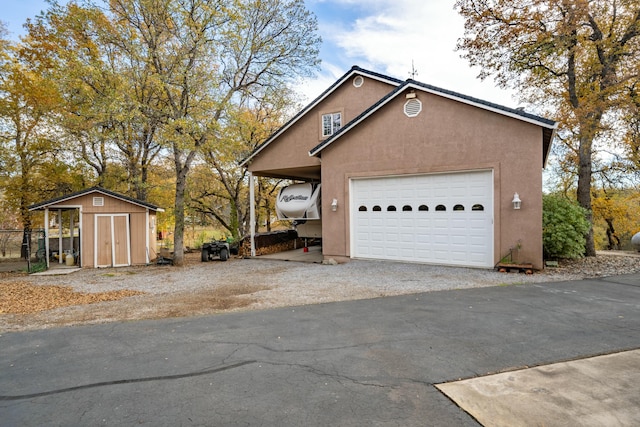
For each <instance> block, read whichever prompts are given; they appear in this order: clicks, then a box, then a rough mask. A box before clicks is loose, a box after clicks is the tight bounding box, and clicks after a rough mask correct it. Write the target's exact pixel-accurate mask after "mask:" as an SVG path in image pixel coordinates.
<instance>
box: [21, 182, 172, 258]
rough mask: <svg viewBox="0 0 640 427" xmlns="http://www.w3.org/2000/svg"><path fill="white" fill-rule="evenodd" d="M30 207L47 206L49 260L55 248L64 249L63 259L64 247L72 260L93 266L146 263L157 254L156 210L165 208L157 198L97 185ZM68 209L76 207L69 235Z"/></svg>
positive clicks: (73, 211)
mask: <svg viewBox="0 0 640 427" xmlns="http://www.w3.org/2000/svg"><path fill="white" fill-rule="evenodd" d="M29 210H30V211H39V210H40V211H44V230H45V251H46V253H47V254H49V256H47V257H46V258H47V266H49V262H50V261H51V259H52V255H54V254H53V252H57V254H59V255H60V256H58V257H57V261H58V262H59V263H62V262H63V257H62V254H63V253H64V254H65V255H66V257H69V255H71V257H72V258H71V260H72V263H74V264H77V265H78V266H80V267H89V268H100V267H123V266H129V265H144V264H148V263H150V262H151V261H152V260H154V259H155V258H156V257H157V246H156V213H157V212H163V211H164V209H162V208H159V207H158V206H155V205H152V204H151V203H147V202H145V201H142V200H137V199H134V198H131V197H128V196H125V195H123V194H119V193H116V192H113V191H109V190H106V189H104V188H101V187H92V188H88V189H85V190H82V191H78V192H75V193H72V194H68V195H66V196H62V197H57V198H55V199H51V200H47V201H44V202H40V203H36V204H34V205H32V206H30V207H29ZM64 211H71V212H72V213H73V214H72V215H70V217H69V230H70V236H68V237H63V235H62V234H63V233H62V225H61V222H62V221H61V219H62V212H64ZM51 212H56V213H57V218H58V220H57V226H58V229H59V232H58V233H57V234H58V243H57V246H56V249H57V250H56V251H54V250H52V248H51V246H52V244H51V242H52V240H51V239H50V235H51V233H50V231H51V227H50V226H51V224H50V218H51ZM76 213H77V215H76ZM76 221H77V224H76ZM76 226H77V230H78V235H77V236H76V235H75V229H76ZM54 246H55V245H54ZM54 259H55V258H54ZM68 264H71V262H69V263H68Z"/></svg>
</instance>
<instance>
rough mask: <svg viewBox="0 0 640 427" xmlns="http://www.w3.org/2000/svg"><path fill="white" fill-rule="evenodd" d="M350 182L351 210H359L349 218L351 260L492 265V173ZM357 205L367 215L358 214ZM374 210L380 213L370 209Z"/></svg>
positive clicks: (398, 177)
mask: <svg viewBox="0 0 640 427" xmlns="http://www.w3.org/2000/svg"><path fill="white" fill-rule="evenodd" d="M351 184H352V187H351V194H352V201H351V203H352V211H357V213H356V214H354V215H353V217H352V230H353V234H352V235H353V236H354V247H353V248H352V252H351V254H352V256H353V257H355V258H358V257H362V258H376V259H390V260H404V261H417V262H427V263H438V264H450V265H468V266H478V267H492V266H493V265H492V264H493V221H492V219H493V173H492V172H491V171H476V172H464V173H451V174H436V175H421V176H395V177H382V178H367V179H359V180H353V181H352V183H351ZM361 206H365V207H366V208H367V211H366V212H360V211H359V210H358V209H359V208H360V207H361ZM374 206H379V207H380V209H379V210H377V211H374V210H373V207H374ZM390 206H393V207H394V208H395V210H393V209H391V210H388V209H389V207H390ZM474 206H475V208H474ZM425 207H426V208H425ZM454 207H455V208H454ZM479 207H480V208H481V209H478V208H479ZM436 209H438V210H436ZM364 214H366V215H364Z"/></svg>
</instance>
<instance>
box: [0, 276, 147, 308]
mask: <svg viewBox="0 0 640 427" xmlns="http://www.w3.org/2000/svg"><path fill="white" fill-rule="evenodd" d="M142 294H144V292H139V291H132V290H122V291H109V292H98V293H82V292H75V291H74V290H73V288H72V287H71V286H38V285H33V284H31V283H27V282H10V283H1V284H0V315H2V314H30V313H37V312H39V311H45V310H52V309H54V308H58V307H67V306H71V305H83V304H95V303H99V302H105V301H116V300H119V299H122V298H127V297H131V296H135V295H142Z"/></svg>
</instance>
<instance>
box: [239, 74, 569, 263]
mask: <svg viewBox="0 0 640 427" xmlns="http://www.w3.org/2000/svg"><path fill="white" fill-rule="evenodd" d="M556 127H557V123H556V122H555V121H553V120H548V119H545V118H543V117H538V116H536V115H533V114H529V113H526V112H524V111H522V110H520V109H512V108H507V107H504V106H500V105H496V104H493V103H490V102H486V101H483V100H480V99H476V98H472V97H469V96H465V95H462V94H459V93H456V92H452V91H449V90H444V89H441V88H437V87H434V86H430V85H427V84H424V83H421V82H418V81H415V80H411V79H410V80H406V81H401V80H398V79H395V78H392V77H389V76H385V75H382V74H379V73H375V72H371V71H368V70H364V69H362V68H359V67H357V66H354V67H353V68H352V69H351V70H349V71H348V72H347V73H346V74H344V75H343V76H342V77H341V78H340V79H339V80H338V81H336V82H335V83H334V84H333V85H332V86H331V87H329V88H328V89H327V90H326V91H325V92H323V93H322V94H321V95H320V96H319V97H318V98H316V99H315V100H314V101H313V102H311V103H310V104H309V105H308V106H307V107H305V108H304V109H303V110H302V111H300V112H299V113H298V114H297V115H296V116H294V117H293V118H292V119H291V120H290V121H289V122H287V123H286V124H285V125H284V126H282V127H281V128H280V129H279V130H278V131H276V132H275V133H274V134H273V135H272V136H271V137H270V138H268V139H267V140H266V141H265V142H264V143H263V144H261V145H260V146H259V147H258V148H257V149H255V150H254V151H253V152H252V153H251V154H250V155H249V156H248V157H247V158H246V159H245V160H244V161H243V162H242V164H244V165H246V166H247V167H248V170H249V172H250V173H251V177H253V176H265V177H277V178H287V179H292V180H296V181H301V182H315V183H321V197H322V202H321V212H322V254H323V258H324V259H325V260H326V259H330V258H331V259H334V260H336V261H338V262H347V261H349V260H350V259H376V260H377V259H380V260H393V261H406V262H421V263H429V264H442V265H453V266H468V267H480V268H492V267H494V266H495V265H496V263H497V262H499V261H500V260H501V259H503V257H505V256H507V255H508V254H510V253H512V254H513V257H514V258H515V259H514V261H518V262H520V263H524V262H526V263H531V264H532V265H533V267H534V268H536V269H542V268H543V255H542V170H543V168H544V166H545V164H546V161H547V158H548V155H549V151H550V148H551V143H552V140H553V137H554V134H555V130H556Z"/></svg>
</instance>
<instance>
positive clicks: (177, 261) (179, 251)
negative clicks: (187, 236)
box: [173, 171, 187, 266]
mask: <svg viewBox="0 0 640 427" xmlns="http://www.w3.org/2000/svg"><path fill="white" fill-rule="evenodd" d="M186 187H187V174H186V173H182V171H181V172H179V173H177V174H176V198H175V205H174V209H175V212H174V218H175V226H174V228H173V265H177V266H181V265H184V195H185V191H186Z"/></svg>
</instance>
